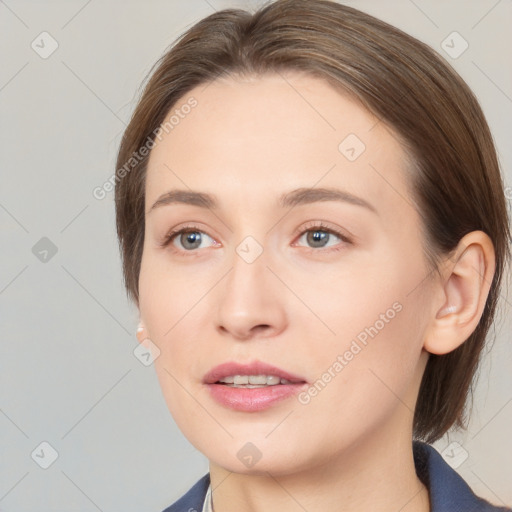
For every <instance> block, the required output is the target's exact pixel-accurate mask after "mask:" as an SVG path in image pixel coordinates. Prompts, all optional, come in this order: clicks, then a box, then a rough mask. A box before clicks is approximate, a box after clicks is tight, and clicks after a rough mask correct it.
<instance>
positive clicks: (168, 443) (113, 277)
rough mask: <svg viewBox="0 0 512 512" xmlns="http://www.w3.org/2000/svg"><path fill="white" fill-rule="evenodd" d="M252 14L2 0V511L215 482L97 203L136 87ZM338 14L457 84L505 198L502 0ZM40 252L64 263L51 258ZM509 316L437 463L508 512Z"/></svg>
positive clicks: (130, 498)
mask: <svg viewBox="0 0 512 512" xmlns="http://www.w3.org/2000/svg"><path fill="white" fill-rule="evenodd" d="M261 3H262V2H258V1H252V2H250V1H246V2H244V1H231V0H230V1H227V0H226V1H224V0H208V1H207V0H189V1H186V2H185V1H181V2H180V1H149V2H135V1H123V2H121V1H114V0H108V1H100V0H92V1H91V0H89V1H85V0H83V1H82V0H81V1H75V0H73V1H63V0H59V1H57V0H54V1H46V2H38V1H27V0H25V1H23V0H19V1H15V0H5V1H0V32H1V34H2V37H3V42H2V43H3V44H2V45H1V47H0V52H1V55H2V66H1V68H0V73H1V75H0V119H1V141H2V146H1V154H2V165H1V187H0V225H1V243H2V252H1V254H2V264H1V267H0V318H1V324H0V328H1V331H0V335H1V338H2V340H1V354H0V379H1V382H0V440H1V441H0V446H1V453H0V510H3V511H20V512H22V511H97V510H100V511H104V512H108V511H121V510H123V511H126V512H129V511H140V510H154V511H159V510H162V509H163V508H164V507H165V506H167V505H169V504H170V503H171V502H173V501H174V500H175V499H177V498H178V497H179V496H181V495H182V494H183V493H184V492H185V491H186V490H187V489H188V488H189V487H190V486H191V485H192V484H193V483H195V482H196V480H197V479H198V478H199V477H200V476H201V475H203V474H204V473H206V472H207V471H208V464H207V460H206V458H205V457H204V456H203V455H202V454H200V453H199V452H198V451H197V450H195V448H194V447H193V446H191V445H190V444H189V443H188V441H187V440H186V439H185V438H184V437H183V435H182V434H181V432H180V431H179V430H178V429H177V427H176V425H175V424H174V422H173V420H172V417H171V416H170V414H169V412H168V410H167V407H166V405H165V402H164V400H163V397H162V396H161V392H160V388H159V385H158V382H157V379H156V376H155V374H154V370H153V368H152V366H148V367H146V366H144V365H143V364H142V363H141V362H140V361H139V360H138V359H137V358H136V357H135V356H134V354H133V351H134V349H135V348H136V347H137V346H138V343H137V341H136V338H135V329H136V326H137V320H138V319H137V311H136V309H135V307H134V306H133V305H131V304H130V303H128V301H127V299H126V296H125V292H124V289H123V287H122V279H121V266H120V259H119V254H118V248H117V240H116V237H115V223H114V203H113V193H110V194H108V195H107V197H106V198H105V199H103V200H97V199H95V198H94V197H93V195H92V191H93V189H94V188H95V187H97V186H101V185H102V184H103V183H104V182H105V180H107V179H108V178H109V177H110V176H111V175H112V173H113V172H114V164H115V156H116V151H117V147H118V144H119V141H120V137H121V134H122V131H123V129H124V127H125V124H126V123H127V122H128V120H129V117H130V115H131V112H132V110H133V108H134V106H135V103H136V99H137V90H138V87H139V85H140V83H141V81H142V80H143V78H144V77H145V76H146V73H147V72H148V71H149V69H150V67H151V66H152V65H153V63H154V62H155V61H156V60H157V59H158V57H160V55H161V54H162V53H163V52H164V51H165V49H166V48H167V47H168V45H169V44H171V43H172V41H173V40H174V39H175V38H176V37H177V36H178V35H179V34H181V33H182V32H183V31H184V30H185V29H186V28H187V27H189V26H190V25H191V24H193V23H194V22H196V21H197V20H199V19H200V18H202V17H204V16H206V15H208V14H210V13H212V12H213V11H214V10H219V9H222V8H225V7H233V6H239V7H245V8H248V9H254V8H256V7H257V6H258V5H261ZM345 3H347V4H349V5H353V6H355V7H358V8H360V9H362V10H364V11H367V12H369V13H371V14H374V15H375V16H377V17H379V18H381V19H383V20H385V21H388V22H390V23H392V24H394V25H396V26H398V27H399V28H402V29H404V30H405V31H406V32H409V33H410V34H412V35H413V36H415V37H417V38H419V39H421V40H423V41H425V42H426V43H428V44H430V45H431V46H433V47H434V48H436V49H437V50H438V51H439V52H440V53H441V54H443V55H444V56H445V57H446V58H447V60H448V61H449V62H451V64H452V65H453V66H454V67H455V69H456V70H457V71H458V72H459V73H460V74H461V75H462V76H463V78H464V79H465V80H466V81H467V82H468V84H469V85H470V87H471V88H472V89H473V91H474V92H475V93H476V95H477V97H478V98H479V100H480V102H481V105H482V107H483V109H484V112H485V114H486V116H487V119H488V121H489V123H490V125H491V129H492V132H493V135H494V137H495V141H496V145H497V148H498V151H499V156H500V161H501V164H502V167H503V169H504V172H505V179H506V182H507V186H508V188H507V194H508V197H509V198H512V188H511V187H512V176H511V161H512V145H511V144H510V133H511V132H512V125H511V114H512V99H511V98H512V66H511V48H512V36H511V30H510V26H511V21H512V2H511V1H510V0H500V1H496V0H481V1H476V0H473V1H451V2H445V1H440V0H439V1H427V0H414V1H412V0H400V1H398V0H397V1H379V0H361V1H348V2H345ZM43 31H47V32H48V33H49V34H51V37H52V38H54V39H55V40H56V41H57V42H58V48H57V50H56V51H55V52H54V53H53V54H52V55H50V56H49V57H48V58H42V57H41V56H40V55H39V54H38V53H36V51H34V49H33V48H32V47H31V44H32V42H33V41H35V43H34V44H36V43H38V41H39V46H43V43H41V42H40V40H41V37H42V36H40V34H41V32H43ZM453 31H457V32H459V33H460V34H461V35H462V36H463V38H464V39H465V40H466V41H467V42H468V43H469V48H468V49H467V50H466V51H465V52H464V53H463V54H462V55H460V56H459V57H458V58H451V57H450V56H448V55H447V54H446V53H444V51H443V49H442V48H441V46H440V45H441V43H442V41H443V40H445V39H446V37H447V36H448V35H449V34H451V33H452V32H453ZM45 37H46V36H45ZM45 41H46V42H45V43H44V46H45V48H46V49H48V48H49V42H50V40H49V39H45ZM457 44H458V43H457ZM510 202H511V201H509V203H510ZM509 206H510V205H509ZM43 237H46V238H47V239H49V240H50V241H51V244H53V246H55V248H56V249H57V252H56V253H55V254H54V255H52V252H51V250H50V252H49V253H48V255H47V256H46V261H41V260H40V258H42V257H43V256H44V253H42V254H37V250H39V251H41V250H43V249H45V248H47V249H48V247H49V246H50V245H51V244H49V242H48V240H43V241H41V239H42V238H43ZM41 244H42V245H41ZM34 247H35V249H33V248H34ZM34 252H35V253H36V254H34ZM37 256H39V257H37ZM509 286H510V285H509ZM511 302H512V301H511V299H510V293H509V291H508V290H507V289H504V291H503V294H502V302H501V310H500V315H499V317H498V321H497V322H496V324H495V325H496V326H495V330H494V332H495V333H496V342H495V343H494V346H493V349H492V351H491V352H490V353H489V354H488V355H487V356H486V358H485V360H484V364H483V365H482V369H481V376H480V379H479V384H478V387H477V389H476V394H475V407H474V411H473V416H472V420H471V423H470V428H469V429H468V431H467V432H459V433H451V434H450V435H447V436H445V438H443V439H442V440H440V441H438V442H437V443H435V446H436V448H437V449H438V450H439V451H441V452H442V451H444V450H445V449H446V448H447V447H448V445H450V443H452V442H458V443H459V444H460V445H461V446H462V448H461V449H458V448H457V446H456V445H452V446H451V448H450V449H448V450H447V451H445V452H444V454H445V457H446V458H447V460H449V461H450V462H451V463H452V464H453V465H454V467H455V466H457V467H456V470H457V471H458V472H459V473H460V474H461V475H462V476H463V477H464V478H465V479H466V481H467V482H468V483H469V484H470V485H471V487H472V488H473V489H474V490H475V492H476V493H477V494H479V495H481V496H483V497H485V498H487V499H489V500H491V501H493V502H494V503H497V504H499V503H506V504H508V505H510V504H512V485H511V482H510V460H511V455H512V440H511V437H510V426H511V424H512V377H511V373H512V372H511V371H510V369H511V363H512V345H511V343H510V341H511V340H510V333H511V331H512V329H511V327H512V325H511V324H512V320H511V317H512V315H511ZM43 441H46V442H48V443H49V444H50V445H51V446H52V447H53V449H54V450H56V452H57V453H58V457H57V459H56V460H55V461H54V462H53V464H52V465H51V466H50V467H48V469H43V468H42V467H40V465H38V464H37V463H36V461H38V462H39V464H44V462H45V461H46V462H48V461H49V460H50V459H49V457H50V456H51V450H50V449H49V448H47V447H46V448H45V447H44V446H43V447H42V448H41V447H40V446H39V445H40V443H41V442H43ZM454 446H455V448H457V449H456V450H455V451H453V452H452V451H451V450H452V449H453V447H454ZM34 450H35V452H34ZM41 450H42V451H41ZM33 452H34V453H35V455H34V456H33V457H32V456H31V454H32V453H33ZM466 453H467V459H466V460H462V459H463V458H464V457H465V456H466V455H465V454H466ZM454 454H455V456H453V455H454Z"/></svg>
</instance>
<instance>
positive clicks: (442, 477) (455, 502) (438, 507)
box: [413, 441, 512, 512]
mask: <svg viewBox="0 0 512 512" xmlns="http://www.w3.org/2000/svg"><path fill="white" fill-rule="evenodd" d="M413 454H414V463H415V466H416V473H417V474H418V477H419V478H420V480H421V481H422V482H423V483H424V484H425V486H426V487H427V488H428V489H429V493H430V501H431V509H432V512H512V509H511V508H505V507H497V506H495V505H492V504H491V503H489V502H488V501H486V500H484V499H483V498H480V497H478V496H476V495H475V493H474V492H473V491H472V490H471V488H470V487H469V485H468V484H467V483H466V482H465V481H464V479H463V478H462V477H461V476H460V475H459V474H458V473H457V472H456V471H455V470H454V469H453V468H452V467H451V466H450V465H449V464H448V463H447V462H446V461H445V460H444V459H443V457H442V456H441V454H440V453H439V452H438V451H437V450H436V449H435V448H434V447H433V446H431V445H429V444H426V443H423V442H420V441H413Z"/></svg>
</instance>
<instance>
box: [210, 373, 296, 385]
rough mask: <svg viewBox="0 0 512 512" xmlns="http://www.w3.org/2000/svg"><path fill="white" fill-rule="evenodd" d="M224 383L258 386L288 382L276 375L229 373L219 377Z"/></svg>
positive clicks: (288, 382)
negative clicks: (227, 375)
mask: <svg viewBox="0 0 512 512" xmlns="http://www.w3.org/2000/svg"><path fill="white" fill-rule="evenodd" d="M219 382H223V383H224V384H233V385H234V386H235V387H236V386H247V387H259V386H275V385H276V384H290V383H291V382H290V381H289V380H286V379H281V378H280V377H278V376H277V375H230V376H229V377H224V378H223V379H220V380H219Z"/></svg>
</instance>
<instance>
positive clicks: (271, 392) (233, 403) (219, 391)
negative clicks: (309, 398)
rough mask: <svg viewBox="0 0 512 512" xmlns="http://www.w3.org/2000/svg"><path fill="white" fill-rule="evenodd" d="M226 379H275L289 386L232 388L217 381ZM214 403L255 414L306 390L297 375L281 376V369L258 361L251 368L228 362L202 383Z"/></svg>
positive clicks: (284, 374)
mask: <svg viewBox="0 0 512 512" xmlns="http://www.w3.org/2000/svg"><path fill="white" fill-rule="evenodd" d="M229 375H276V376H278V377H280V378H281V379H287V380H289V381H290V382H291V383H290V384H276V385H275V386H267V387H262V388H245V389H244V388H234V387H231V386H227V385H225V384H219V383H217V381H219V380H220V379H222V378H224V377H227V376H229ZM203 382H204V383H205V384H206V385H207V387H208V389H209V391H210V394H211V396H212V398H213V399H214V400H216V401H217V402H218V403H220V404H221V405H223V406H225V407H228V408H230V409H235V410H238V411H245V412H255V411H262V410H264V409H267V408H268V407H270V406H271V405H273V404H274V403H276V402H279V401H281V400H284V399H286V398H288V397H290V396H292V395H294V394H296V393H298V392H300V391H301V390H302V389H303V388H304V387H306V386H307V383H306V380H305V379H303V378H302V377H299V376H297V375H293V374H291V373H288V372H285V371H284V370H282V369H281V368H278V367H276V366H272V365H269V364H266V363H263V362H261V361H255V362H253V363H251V364H246V365H243V364H239V363H235V362H228V363H224V364H221V365H219V366H216V367H214V368H212V369H211V370H210V371H209V372H208V373H207V374H206V375H205V376H204V379H203Z"/></svg>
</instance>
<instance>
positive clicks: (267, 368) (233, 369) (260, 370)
mask: <svg viewBox="0 0 512 512" xmlns="http://www.w3.org/2000/svg"><path fill="white" fill-rule="evenodd" d="M203 382H204V383H205V384H221V385H222V384H223V385H226V386H230V387H244V388H251V387H264V386H278V385H283V384H303V383H305V382H306V379H304V378H303V377H300V376H298V375H294V374H292V373H290V372H287V371H285V370H283V369H281V368H278V367H277V366H273V365H270V364H267V363H263V362H261V361H255V362H253V363H250V364H240V363H235V362H231V361H230V362H227V363H223V364H220V365H218V366H215V367H214V368H212V369H211V370H210V371H209V372H208V373H207V374H206V375H205V376H204V378H203Z"/></svg>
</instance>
